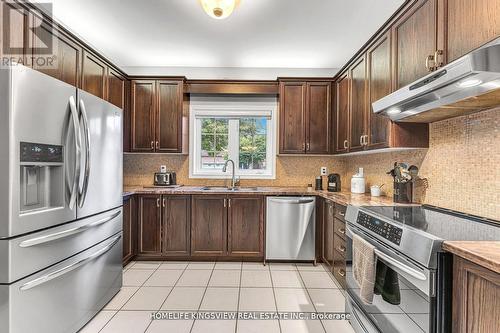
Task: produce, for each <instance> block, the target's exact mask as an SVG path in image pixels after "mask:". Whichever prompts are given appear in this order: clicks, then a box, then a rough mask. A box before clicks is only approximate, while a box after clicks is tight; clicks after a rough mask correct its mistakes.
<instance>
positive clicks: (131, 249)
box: [123, 196, 137, 266]
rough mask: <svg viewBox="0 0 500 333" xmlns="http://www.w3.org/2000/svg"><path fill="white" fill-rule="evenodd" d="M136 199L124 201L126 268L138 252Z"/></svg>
mask: <svg viewBox="0 0 500 333" xmlns="http://www.w3.org/2000/svg"><path fill="white" fill-rule="evenodd" d="M135 201H136V199H135V197H133V196H130V197H128V198H125V199H124V200H123V265H124V266H125V265H126V264H127V263H128V262H129V261H130V260H131V259H132V258H133V257H134V256H135V254H136V251H137V208H136V204H135Z"/></svg>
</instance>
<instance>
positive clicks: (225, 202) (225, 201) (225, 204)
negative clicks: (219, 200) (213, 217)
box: [224, 199, 227, 207]
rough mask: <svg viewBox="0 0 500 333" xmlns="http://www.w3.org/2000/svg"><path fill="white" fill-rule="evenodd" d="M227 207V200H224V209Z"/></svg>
mask: <svg viewBox="0 0 500 333" xmlns="http://www.w3.org/2000/svg"><path fill="white" fill-rule="evenodd" d="M226 206H227V199H224V207H226Z"/></svg>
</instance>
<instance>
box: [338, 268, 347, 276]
mask: <svg viewBox="0 0 500 333" xmlns="http://www.w3.org/2000/svg"><path fill="white" fill-rule="evenodd" d="M337 272H338V273H339V275H340V276H342V277H345V271H344V270H343V269H339V270H338V271H337Z"/></svg>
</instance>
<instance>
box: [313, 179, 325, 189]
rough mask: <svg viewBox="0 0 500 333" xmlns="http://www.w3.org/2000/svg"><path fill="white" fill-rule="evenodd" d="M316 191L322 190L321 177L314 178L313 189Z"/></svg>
mask: <svg viewBox="0 0 500 333" xmlns="http://www.w3.org/2000/svg"><path fill="white" fill-rule="evenodd" d="M314 189H315V190H316V191H321V190H323V178H322V177H321V176H318V177H316V186H315V187H314Z"/></svg>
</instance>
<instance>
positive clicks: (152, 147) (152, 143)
mask: <svg viewBox="0 0 500 333" xmlns="http://www.w3.org/2000/svg"><path fill="white" fill-rule="evenodd" d="M151 150H155V142H154V141H151Z"/></svg>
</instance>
